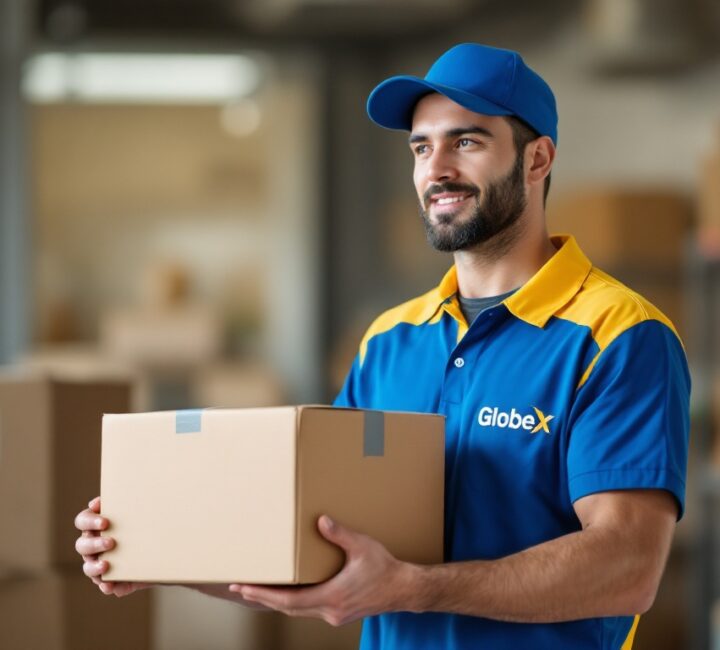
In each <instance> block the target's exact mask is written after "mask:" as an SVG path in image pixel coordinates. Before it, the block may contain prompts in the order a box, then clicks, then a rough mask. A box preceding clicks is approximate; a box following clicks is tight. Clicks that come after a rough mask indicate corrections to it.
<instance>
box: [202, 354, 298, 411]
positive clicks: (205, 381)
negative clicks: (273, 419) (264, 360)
mask: <svg viewBox="0 0 720 650" xmlns="http://www.w3.org/2000/svg"><path fill="white" fill-rule="evenodd" d="M192 394H193V398H194V403H196V404H202V405H203V406H205V407H219V408H258V407H262V406H280V405H282V404H284V403H286V401H287V400H285V399H283V397H284V395H285V391H284V387H283V384H282V380H281V379H280V377H279V376H278V375H277V373H275V372H273V370H272V368H270V367H268V366H266V365H263V364H259V363H213V364H208V365H204V366H201V367H200V368H199V369H198V371H197V372H196V373H195V375H194V377H193V386H192Z"/></svg>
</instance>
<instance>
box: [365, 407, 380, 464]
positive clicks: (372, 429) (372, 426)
mask: <svg viewBox="0 0 720 650" xmlns="http://www.w3.org/2000/svg"><path fill="white" fill-rule="evenodd" d="M364 415H365V418H364V431H363V456H384V455H385V414H384V413H383V412H382V411H365V413H364Z"/></svg>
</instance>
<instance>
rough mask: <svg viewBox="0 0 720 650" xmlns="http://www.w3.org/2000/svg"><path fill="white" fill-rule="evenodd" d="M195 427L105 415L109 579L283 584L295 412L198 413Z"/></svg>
mask: <svg viewBox="0 0 720 650" xmlns="http://www.w3.org/2000/svg"><path fill="white" fill-rule="evenodd" d="M180 413H181V412H180ZM177 421H178V422H179V421H180V420H179V419H178V420H177ZM200 423H201V427H199V428H201V430H200V431H189V429H190V428H192V427H188V426H187V418H185V419H184V420H183V426H182V428H181V429H182V430H183V431H186V433H176V414H175V413H174V412H167V413H150V414H136V415H120V416H107V417H105V418H104V420H103V450H102V498H103V513H104V514H105V515H106V516H107V517H109V519H110V521H111V527H110V529H109V530H108V534H109V535H111V536H113V537H115V539H116V540H117V547H116V548H115V549H113V550H112V551H110V552H108V553H107V554H106V558H107V560H108V561H109V562H110V566H111V568H110V571H109V572H108V574H107V577H108V579H111V580H141V581H150V582H257V583H287V582H291V581H292V579H293V573H294V571H293V546H294V524H293V514H294V508H295V503H294V483H295V470H294V466H295V465H294V457H295V443H294V440H295V409H292V408H279V409H252V410H248V411H243V410H227V411H225V410H221V409H218V410H207V411H203V412H202V414H201V417H200ZM149 540H162V541H163V543H162V544H154V543H152V544H150V543H148V541H149Z"/></svg>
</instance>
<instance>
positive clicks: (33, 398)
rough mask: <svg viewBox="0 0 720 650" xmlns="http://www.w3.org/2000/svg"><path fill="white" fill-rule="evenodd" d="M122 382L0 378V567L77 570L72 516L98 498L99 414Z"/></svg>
mask: <svg viewBox="0 0 720 650" xmlns="http://www.w3.org/2000/svg"><path fill="white" fill-rule="evenodd" d="M129 403H130V386H129V384H128V383H127V382H110V381H108V382H84V381H65V380H54V379H49V378H44V377H41V376H35V375H33V374H27V375H25V374H16V373H7V374H4V375H0V522H2V534H0V567H10V568H15V569H27V570H39V569H44V568H47V567H49V566H51V565H57V564H72V565H73V566H76V567H77V566H78V556H77V554H76V553H75V539H76V537H77V530H75V528H74V524H73V522H74V519H75V515H76V514H77V513H78V512H79V511H80V510H81V509H82V508H84V507H86V504H87V502H88V500H89V499H91V498H92V497H93V496H96V495H97V494H98V489H99V485H100V475H99V472H98V461H99V460H100V439H101V436H100V434H101V423H102V415H103V413H105V412H112V411H115V412H117V411H118V410H125V409H129Z"/></svg>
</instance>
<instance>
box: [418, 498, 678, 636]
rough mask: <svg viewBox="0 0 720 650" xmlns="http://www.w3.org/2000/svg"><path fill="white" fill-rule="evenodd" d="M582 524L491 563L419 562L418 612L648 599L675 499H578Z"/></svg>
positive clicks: (551, 608)
mask: <svg viewBox="0 0 720 650" xmlns="http://www.w3.org/2000/svg"><path fill="white" fill-rule="evenodd" d="M575 510H576V512H577V514H578V517H579V519H580V521H581V523H582V530H581V531H578V532H576V533H571V534H569V535H565V536H563V537H559V538H557V539H554V540H550V541H548V542H545V543H543V544H539V545H537V546H534V547H531V548H529V549H526V550H524V551H522V552H520V553H516V554H514V555H510V556H508V557H505V558H502V559H499V560H495V561H491V562H463V563H457V564H445V565H440V566H435V567H428V568H424V567H419V568H418V570H417V571H416V573H415V584H416V590H417V592H416V593H417V596H416V598H415V602H414V603H413V604H414V606H415V609H416V611H445V612H453V613H457V614H470V615H474V616H484V617H489V618H495V619H500V620H506V621H516V622H556V621H567V620H575V619H580V618H590V617H596V616H627V615H633V614H640V613H644V612H645V611H647V610H648V609H649V608H650V606H651V605H652V603H653V600H654V598H655V594H656V592H657V588H658V585H659V583H660V578H661V576H662V572H663V569H664V567H665V562H666V560H667V556H668V553H669V550H670V543H671V541H672V534H673V530H674V528H675V519H676V515H677V506H676V504H675V501H674V499H673V497H672V496H671V495H670V494H669V493H666V492H662V491H655V490H653V491H622V492H604V493H599V494H594V495H590V496H587V497H584V498H583V499H579V500H578V501H577V502H576V504H575Z"/></svg>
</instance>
